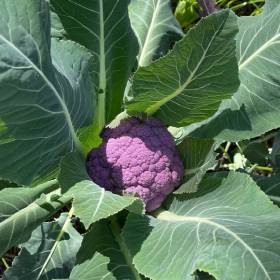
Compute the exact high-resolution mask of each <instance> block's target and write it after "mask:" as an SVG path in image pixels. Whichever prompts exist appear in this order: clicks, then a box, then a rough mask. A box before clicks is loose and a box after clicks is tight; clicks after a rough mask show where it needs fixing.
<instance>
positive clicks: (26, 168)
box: [0, 0, 94, 185]
mask: <svg viewBox="0 0 280 280" xmlns="http://www.w3.org/2000/svg"><path fill="white" fill-rule="evenodd" d="M0 11H1V17H0V86H1V96H0V119H1V120H2V122H4V123H5V126H6V128H7V129H5V130H4V131H1V132H0V177H2V178H4V179H9V180H11V181H15V182H16V183H18V184H26V185H27V184H30V183H31V182H32V180H33V179H34V177H38V176H41V175H45V174H47V173H48V172H50V171H52V170H53V169H54V168H55V167H56V166H57V164H58V162H59V160H60V158H61V157H62V156H63V155H64V154H65V153H67V152H69V151H71V150H73V149H75V148H76V147H79V146H80V143H79V140H78V139H77V136H76V133H75V131H76V130H78V129H79V128H81V127H82V126H84V125H88V123H90V121H91V119H92V116H93V109H94V106H93V105H94V102H93V99H94V94H93V93H94V91H93V87H92V84H91V80H90V78H89V74H90V73H89V70H90V62H91V58H92V56H91V55H90V54H89V53H88V52H87V51H85V49H84V48H82V47H79V46H78V45H77V44H74V43H72V42H70V41H67V42H65V41H56V40H53V41H52V60H51V55H50V43H51V42H50V22H49V9H48V5H47V2H46V1H45V0H38V1H29V0H22V1H20V2H18V1H16V0H0ZM31 26H32V28H31ZM3 139H11V140H10V141H7V142H6V143H5V141H4V143H2V140H3Z"/></svg>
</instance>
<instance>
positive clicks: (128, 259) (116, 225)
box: [111, 216, 141, 280]
mask: <svg viewBox="0 0 280 280" xmlns="http://www.w3.org/2000/svg"><path fill="white" fill-rule="evenodd" d="M111 228H112V232H113V235H114V237H115V239H116V241H117V243H118V245H119V246H120V249H121V251H122V253H123V255H124V258H125V261H126V263H127V264H128V266H129V268H130V269H131V271H132V273H133V275H134V277H135V280H141V276H140V274H139V273H138V271H137V270H136V268H135V266H134V264H133V262H132V256H131V254H130V252H129V250H128V248H127V246H126V244H125V241H124V239H123V237H122V234H121V228H120V226H119V223H118V220H117V218H116V216H113V217H111Z"/></svg>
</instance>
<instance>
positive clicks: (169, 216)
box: [156, 211, 272, 280]
mask: <svg viewBox="0 0 280 280" xmlns="http://www.w3.org/2000/svg"><path fill="white" fill-rule="evenodd" d="M156 218H157V219H159V220H165V221H169V222H195V223H198V224H206V225H209V226H213V227H215V228H217V229H220V230H222V231H224V232H225V233H227V234H229V235H230V236H231V237H233V238H234V239H235V240H237V241H238V242H239V243H240V244H241V245H242V246H243V247H244V248H245V250H246V251H248V252H249V253H250V254H251V256H252V257H253V258H254V259H255V261H256V263H257V264H258V265H259V266H260V268H261V269H262V271H263V272H264V274H265V276H266V279H267V280H272V279H271V278H270V276H269V274H268V271H267V270H266V268H265V267H264V265H263V263H262V262H261V260H260V259H259V257H258V256H257V255H256V254H255V252H254V250H253V249H252V248H251V247H250V246H249V245H248V244H247V243H246V242H245V241H244V240H243V239H242V238H240V236H238V235H237V234H236V233H235V232H233V231H231V230H230V229H229V228H227V227H226V226H224V225H222V224H219V223H217V222H214V221H212V220H211V219H210V218H205V217H196V216H180V215H177V214H174V213H172V212H169V211H162V212H160V213H159V214H158V215H157V216H156Z"/></svg>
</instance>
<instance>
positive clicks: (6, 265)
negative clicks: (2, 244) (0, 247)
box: [1, 257, 10, 269]
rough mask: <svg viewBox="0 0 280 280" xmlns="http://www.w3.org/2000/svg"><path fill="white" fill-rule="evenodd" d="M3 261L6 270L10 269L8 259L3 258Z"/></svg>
mask: <svg viewBox="0 0 280 280" xmlns="http://www.w3.org/2000/svg"><path fill="white" fill-rule="evenodd" d="M1 260H2V262H3V264H4V266H5V267H6V269H8V268H9V267H10V266H9V265H8V263H7V261H6V259H5V258H4V257H2V258H1Z"/></svg>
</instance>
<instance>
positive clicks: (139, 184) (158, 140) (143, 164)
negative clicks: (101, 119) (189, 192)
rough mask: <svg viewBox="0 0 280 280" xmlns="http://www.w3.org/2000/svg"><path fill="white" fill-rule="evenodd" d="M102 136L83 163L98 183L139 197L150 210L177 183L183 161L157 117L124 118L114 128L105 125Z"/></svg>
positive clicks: (179, 179) (117, 191) (179, 178)
mask: <svg viewBox="0 0 280 280" xmlns="http://www.w3.org/2000/svg"><path fill="white" fill-rule="evenodd" d="M102 138H103V143H102V144H101V145H100V146H99V147H98V148H96V149H93V150H92V151H91V152H90V153H89V154H88V157H87V162H86V167H87V172H88V174H89V176H90V177H91V178H92V180H93V181H94V182H95V183H96V184H98V185H99V186H101V187H103V188H105V189H106V190H109V191H112V192H114V193H119V194H125V193H127V194H134V195H136V196H138V197H140V198H141V199H142V200H143V201H144V203H145V205H146V210H147V211H148V212H149V211H153V210H154V209H156V208H158V207H159V206H160V205H161V203H162V202H163V200H164V199H165V198H166V196H167V195H168V194H170V193H171V192H172V191H173V190H174V189H175V188H176V187H177V186H178V185H179V184H180V181H181V179H182V177H183V173H184V168H183V164H182V161H181V160H180V158H179V154H178V152H177V150H176V146H175V143H174V140H173V137H172V135H171V134H170V133H169V132H168V130H167V129H166V128H165V127H164V126H163V125H162V124H161V122H160V121H158V120H157V119H154V118H149V119H146V120H141V119H139V118H136V117H131V118H128V119H124V120H122V121H121V123H120V125H119V126H118V127H116V128H105V129H104V130H103V132H102Z"/></svg>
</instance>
